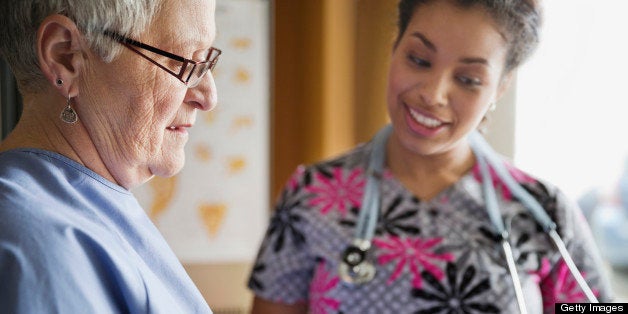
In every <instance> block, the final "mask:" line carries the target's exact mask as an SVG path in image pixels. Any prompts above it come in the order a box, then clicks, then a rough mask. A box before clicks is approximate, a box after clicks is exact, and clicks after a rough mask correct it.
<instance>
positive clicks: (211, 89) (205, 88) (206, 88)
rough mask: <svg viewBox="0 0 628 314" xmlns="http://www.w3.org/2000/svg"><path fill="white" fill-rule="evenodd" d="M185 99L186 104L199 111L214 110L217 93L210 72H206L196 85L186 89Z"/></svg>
mask: <svg viewBox="0 0 628 314" xmlns="http://www.w3.org/2000/svg"><path fill="white" fill-rule="evenodd" d="M185 97H186V99H185V102H186V103H190V104H192V105H193V106H194V107H196V108H198V109H200V110H203V111H209V110H212V109H214V108H215V107H216V104H217V103H218V93H217V91H216V82H215V81H214V75H213V74H212V72H211V71H207V73H206V74H205V75H204V76H203V78H202V79H201V82H200V83H199V84H198V85H196V86H194V87H192V88H188V91H187V93H186V95H185Z"/></svg>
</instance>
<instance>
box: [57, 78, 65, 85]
mask: <svg viewBox="0 0 628 314" xmlns="http://www.w3.org/2000/svg"><path fill="white" fill-rule="evenodd" d="M56 83H57V86H61V85H63V80H62V79H60V78H58V79H57V81H56Z"/></svg>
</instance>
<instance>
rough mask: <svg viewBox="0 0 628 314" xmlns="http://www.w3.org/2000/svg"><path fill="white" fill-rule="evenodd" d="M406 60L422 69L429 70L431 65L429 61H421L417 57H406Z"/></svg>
mask: <svg viewBox="0 0 628 314" xmlns="http://www.w3.org/2000/svg"><path fill="white" fill-rule="evenodd" d="M408 59H409V60H410V62H412V63H414V64H416V65H417V66H419V67H422V68H429V67H430V66H432V64H431V63H430V62H429V61H427V60H425V59H421V58H419V57H415V56H413V55H408Z"/></svg>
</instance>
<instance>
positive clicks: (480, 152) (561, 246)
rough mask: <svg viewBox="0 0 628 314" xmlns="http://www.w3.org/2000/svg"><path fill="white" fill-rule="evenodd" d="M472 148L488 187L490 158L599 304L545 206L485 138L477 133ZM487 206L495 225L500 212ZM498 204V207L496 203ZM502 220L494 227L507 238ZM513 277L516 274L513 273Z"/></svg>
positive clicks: (593, 300)
mask: <svg viewBox="0 0 628 314" xmlns="http://www.w3.org/2000/svg"><path fill="white" fill-rule="evenodd" d="M469 144H470V145H471V149H472V150H473V152H474V153H475V155H476V158H477V160H478V162H479V163H480V170H481V171H482V182H483V183H484V184H485V182H487V181H489V182H492V180H491V178H490V173H489V170H488V166H486V162H485V161H484V158H486V160H487V161H488V163H489V164H490V165H491V166H492V167H493V169H494V170H495V172H496V173H497V176H498V177H499V178H500V179H501V180H502V182H504V184H505V185H506V186H507V187H508V189H509V190H510V192H511V193H512V194H513V195H514V196H515V197H516V198H517V199H518V200H519V201H520V202H521V203H522V204H523V205H524V206H525V207H526V208H528V210H530V213H531V214H532V216H533V217H534V218H535V220H536V221H537V223H539V224H540V225H541V226H542V227H543V229H544V230H545V231H546V232H547V234H548V235H549V237H550V238H551V239H552V241H553V242H554V245H555V246H556V248H557V249H558V252H559V253H560V255H561V257H562V259H563V260H564V261H565V264H566V265H567V267H568V268H569V271H570V272H571V274H572V275H573V276H574V278H575V279H576V282H578V285H579V286H580V289H582V291H583V292H584V293H585V295H586V296H587V298H588V299H589V302H591V303H598V302H599V301H598V299H597V297H595V295H594V294H593V291H592V290H591V288H590V287H589V285H588V284H587V282H586V281H585V280H584V277H582V274H581V273H580V271H579V270H578V267H577V266H576V264H575V263H574V261H573V259H572V258H571V255H570V254H569V251H567V248H566V246H565V243H564V242H563V240H562V239H561V237H560V235H559V234H558V232H557V231H556V223H554V221H552V219H551V218H550V217H549V215H548V214H547V213H546V212H545V210H543V207H542V206H541V204H539V202H537V201H536V200H535V199H534V198H533V197H532V195H530V194H529V193H528V192H526V190H525V189H523V188H522V187H521V185H519V184H518V183H517V182H516V181H515V179H514V178H513V177H512V176H511V175H510V173H509V172H508V170H507V169H506V167H505V166H504V165H503V163H502V162H501V160H499V158H498V157H497V155H496V153H495V152H493V149H492V148H491V147H490V145H488V143H486V141H485V140H484V138H483V137H482V136H481V135H480V134H479V133H478V132H477V131H474V132H472V133H471V134H470V135H469ZM482 164H484V168H486V169H482ZM490 185H491V190H493V193H494V189H493V188H492V184H490ZM485 187H486V184H485ZM485 191H487V190H486V189H485ZM485 193H486V192H485ZM486 202H487V210H488V211H489V216H491V220H492V221H493V220H494V219H496V217H498V215H499V212H498V211H497V210H496V209H497V207H493V205H491V203H493V202H489V199H488V198H487V200H486ZM494 203H495V204H496V201H495V202H494ZM489 205H490V206H489ZM490 208H493V209H490ZM491 212H494V213H493V214H491ZM495 212H496V213H495ZM498 220H499V221H500V222H499V223H495V221H493V223H494V225H495V226H496V228H497V229H498V231H499V232H500V233H501V234H502V235H507V233H506V231H505V229H502V230H499V229H500V227H499V226H500V225H501V228H503V222H501V218H500V219H498ZM502 237H503V236H502ZM506 242H508V241H506ZM508 246H510V245H508ZM505 250H506V249H505ZM509 251H510V254H511V256H510V258H509V257H508V256H507V259H512V250H509ZM507 255H508V254H507ZM513 266H514V260H513ZM509 268H510V266H509ZM515 272H516V270H515ZM511 273H512V270H511ZM513 281H515V277H514V276H513ZM517 281H518V278H517ZM520 288H521V287H519V289H520ZM515 290H517V288H516V287H515ZM520 307H521V303H520Z"/></svg>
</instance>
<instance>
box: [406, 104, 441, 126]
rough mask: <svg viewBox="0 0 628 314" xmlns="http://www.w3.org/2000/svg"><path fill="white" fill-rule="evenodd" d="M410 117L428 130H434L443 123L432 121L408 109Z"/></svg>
mask: <svg viewBox="0 0 628 314" xmlns="http://www.w3.org/2000/svg"><path fill="white" fill-rule="evenodd" d="M410 115H412V117H413V118H414V120H415V121H416V122H418V123H420V124H422V125H424V126H426V127H428V128H436V127H439V126H441V125H442V124H443V123H442V122H441V121H439V120H436V119H432V118H430V117H426V116H424V115H422V114H420V113H418V112H416V111H414V110H412V109H410Z"/></svg>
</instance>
